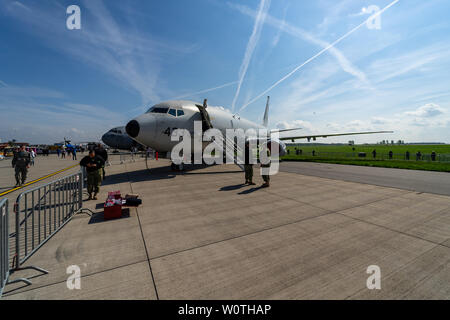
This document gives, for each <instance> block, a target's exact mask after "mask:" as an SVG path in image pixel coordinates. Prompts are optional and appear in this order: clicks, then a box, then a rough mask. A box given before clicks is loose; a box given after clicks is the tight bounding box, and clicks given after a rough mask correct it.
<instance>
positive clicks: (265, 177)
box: [261, 144, 314, 188]
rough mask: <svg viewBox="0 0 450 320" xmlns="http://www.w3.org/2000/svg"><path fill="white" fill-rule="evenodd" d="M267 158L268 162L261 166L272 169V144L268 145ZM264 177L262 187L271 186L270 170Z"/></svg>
mask: <svg viewBox="0 0 450 320" xmlns="http://www.w3.org/2000/svg"><path fill="white" fill-rule="evenodd" d="M313 152H314V151H313ZM267 159H268V162H267V163H261V168H266V169H263V170H267V171H269V170H270V144H268V145H267ZM262 178H263V180H264V183H263V185H262V186H261V187H263V188H267V187H270V175H269V172H267V174H262Z"/></svg>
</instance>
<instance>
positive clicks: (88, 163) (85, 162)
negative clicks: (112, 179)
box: [80, 150, 105, 200]
mask: <svg viewBox="0 0 450 320" xmlns="http://www.w3.org/2000/svg"><path fill="white" fill-rule="evenodd" d="M104 165H105V160H103V158H102V157H101V156H99V155H96V154H95V150H91V151H89V155H87V156H85V157H84V158H83V159H81V161H80V166H82V167H85V168H86V173H87V191H88V194H89V198H88V200H92V199H93V200H97V194H98V192H99V191H100V184H101V183H102V174H101V170H102V167H103V166H104ZM92 193H94V196H92Z"/></svg>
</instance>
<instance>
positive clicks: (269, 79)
mask: <svg viewBox="0 0 450 320" xmlns="http://www.w3.org/2000/svg"><path fill="white" fill-rule="evenodd" d="M391 2H392V0H387V1H384V0H370V1H362V0H341V1H335V0H314V1H313V0H310V1H306V0H305V1H297V0H272V1H270V0H247V1H243V0H241V1H236V0H230V1H219V0H193V1H181V0H167V1H145V0H142V1H139V0H133V1H131V0H130V1H113V0H109V1H106V0H104V1H97V0H89V1H62V0H61V1H57V0H41V1H31V0H20V1H11V0H0V39H1V41H0V61H1V62H0V114H1V120H2V121H1V125H0V138H1V139H2V141H7V140H9V139H13V138H15V139H18V140H24V141H29V142H32V143H54V142H58V141H61V140H62V138H63V137H70V138H71V139H73V140H74V141H91V140H98V139H99V138H100V137H101V134H102V133H104V132H105V131H107V130H108V129H110V128H112V127H114V126H119V125H124V124H126V122H127V121H128V120H130V119H131V118H133V117H135V116H137V115H139V114H140V113H142V112H144V111H145V110H146V109H147V108H148V107H149V106H151V105H153V104H155V103H157V102H160V101H164V100H168V99H172V98H178V97H183V98H186V99H190V100H198V101H201V100H202V99H203V98H208V101H209V103H210V104H211V105H218V106H223V107H225V108H228V109H230V110H232V109H233V110H234V112H238V113H239V114H240V115H241V116H243V117H246V118H248V119H250V120H253V121H256V122H260V121H261V119H262V114H263V111H264V104H265V96H266V95H267V94H269V95H270V96H271V113H270V117H269V121H270V126H271V127H272V128H276V127H278V128H292V127H299V126H300V127H302V128H303V130H302V131H300V132H299V133H338V132H348V131H354V130H394V131H395V133H394V134H389V135H376V136H371V137H369V136H361V137H355V140H356V142H357V143H362V142H376V141H379V140H382V139H386V138H387V139H389V140H391V139H393V140H398V139H402V140H405V141H407V142H413V141H442V142H447V143H450V130H449V129H450V90H449V89H450V19H449V12H450V2H449V1H447V0H428V1H423V0H420V1H419V0H399V1H398V2H397V3H395V4H394V5H392V7H390V8H389V9H387V10H386V11H385V12H383V14H382V15H381V16H380V18H381V29H369V28H368V27H367V26H366V25H363V26H362V27H360V28H358V29H357V30H355V31H354V32H352V33H351V34H349V35H348V36H347V37H345V39H343V40H342V41H340V42H339V43H337V44H336V45H334V46H332V47H330V48H329V49H328V50H326V51H324V52H323V54H321V55H319V56H317V57H316V58H315V59H313V60H311V61H310V62H308V63H307V64H305V65H303V66H302V67H301V68H299V69H298V70H297V71H296V72H294V73H292V74H291V75H290V76H289V77H287V78H286V79H285V80H284V81H282V82H280V83H279V84H277V85H276V86H274V87H273V88H272V89H271V90H270V91H269V92H268V93H267V94H265V91H266V89H268V88H270V87H272V86H273V85H274V84H275V83H277V82H278V81H279V80H280V79H283V78H284V77H285V76H286V75H288V74H290V73H291V71H293V70H294V69H296V68H297V67H299V66H301V65H302V64H303V63H304V62H305V61H308V59H310V58H311V57H314V56H315V55H316V54H317V53H318V52H320V51H321V50H323V49H324V48H326V47H327V46H329V45H330V44H332V43H333V42H334V41H335V40H337V39H339V38H340V37H342V36H343V35H345V34H346V33H347V32H349V31H350V30H352V29H353V28H355V27H356V26H358V25H360V24H361V23H363V22H364V21H365V20H366V19H368V18H369V17H370V14H368V13H367V10H366V8H368V7H369V6H371V5H376V6H378V7H379V8H384V7H386V6H387V5H389V4H390V3H391ZM71 4H76V5H78V6H79V7H80V9H81V24H82V27H81V30H68V29H67V28H66V19H67V17H68V15H67V14H66V8H67V7H68V6H69V5H71ZM214 88H218V89H215V90H211V91H207V90H209V89H214ZM202 91H203V92H202ZM204 91H207V92H204ZM197 92H202V93H197ZM260 95H261V98H259V99H254V98H255V97H258V96H260ZM253 101H254V102H253ZM249 102H252V103H250V104H248V103H249ZM348 140H349V138H348V137H347V138H346V137H344V138H335V139H327V140H321V142H326V141H327V142H335V141H339V142H346V141H348Z"/></svg>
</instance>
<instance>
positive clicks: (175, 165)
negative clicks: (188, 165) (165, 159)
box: [170, 162, 184, 171]
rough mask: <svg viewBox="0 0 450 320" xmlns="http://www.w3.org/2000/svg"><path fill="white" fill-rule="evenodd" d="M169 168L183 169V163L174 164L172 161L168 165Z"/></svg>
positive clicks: (174, 169)
mask: <svg viewBox="0 0 450 320" xmlns="http://www.w3.org/2000/svg"><path fill="white" fill-rule="evenodd" d="M170 168H171V169H172V171H183V170H184V165H183V164H182V163H181V164H175V163H173V162H172V164H171V165H170Z"/></svg>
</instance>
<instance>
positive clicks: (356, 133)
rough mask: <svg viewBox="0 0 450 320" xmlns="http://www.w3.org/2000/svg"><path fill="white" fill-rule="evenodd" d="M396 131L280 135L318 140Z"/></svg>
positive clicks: (281, 138)
mask: <svg viewBox="0 0 450 320" xmlns="http://www.w3.org/2000/svg"><path fill="white" fill-rule="evenodd" d="M393 132H394V131H371V132H350V133H332V134H318V135H314V134H312V135H307V136H294V137H280V138H279V139H280V140H292V142H294V140H297V139H308V141H309V140H311V139H313V140H316V138H328V137H337V136H353V135H360V134H375V133H393Z"/></svg>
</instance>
